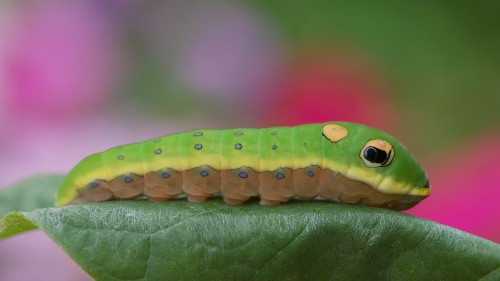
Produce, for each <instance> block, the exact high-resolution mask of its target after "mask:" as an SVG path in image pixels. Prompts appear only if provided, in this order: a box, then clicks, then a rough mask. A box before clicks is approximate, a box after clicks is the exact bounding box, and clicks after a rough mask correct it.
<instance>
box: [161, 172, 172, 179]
mask: <svg viewBox="0 0 500 281" xmlns="http://www.w3.org/2000/svg"><path fill="white" fill-rule="evenodd" d="M161 177H162V178H164V179H168V178H169V177H170V174H169V173H167V172H163V173H161Z"/></svg>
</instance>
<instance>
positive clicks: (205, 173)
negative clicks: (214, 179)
mask: <svg viewBox="0 0 500 281" xmlns="http://www.w3.org/2000/svg"><path fill="white" fill-rule="evenodd" d="M200 176H202V177H206V176H208V172H207V171H205V170H203V171H201V172H200Z"/></svg>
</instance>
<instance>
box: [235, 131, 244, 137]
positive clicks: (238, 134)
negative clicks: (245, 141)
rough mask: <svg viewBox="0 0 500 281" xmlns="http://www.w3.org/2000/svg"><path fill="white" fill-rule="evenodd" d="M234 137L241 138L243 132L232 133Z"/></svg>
mask: <svg viewBox="0 0 500 281" xmlns="http://www.w3.org/2000/svg"><path fill="white" fill-rule="evenodd" d="M234 135H235V136H241V135H243V132H242V131H238V132H234Z"/></svg>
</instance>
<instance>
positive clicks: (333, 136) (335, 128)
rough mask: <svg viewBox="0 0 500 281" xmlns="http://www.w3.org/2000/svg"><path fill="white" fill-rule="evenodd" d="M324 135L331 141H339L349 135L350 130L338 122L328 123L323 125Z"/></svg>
mask: <svg viewBox="0 0 500 281" xmlns="http://www.w3.org/2000/svg"><path fill="white" fill-rule="evenodd" d="M323 135H324V136H325V137H326V138H327V139H329V140H330V141H331V142H338V141H339V140H341V139H343V138H345V137H347V135H349V130H347V128H346V127H342V126H340V125H337V124H328V125H325V126H323Z"/></svg>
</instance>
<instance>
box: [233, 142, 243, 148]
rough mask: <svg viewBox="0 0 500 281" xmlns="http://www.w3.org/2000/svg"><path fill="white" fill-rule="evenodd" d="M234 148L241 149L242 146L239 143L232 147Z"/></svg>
mask: <svg viewBox="0 0 500 281" xmlns="http://www.w3.org/2000/svg"><path fill="white" fill-rule="evenodd" d="M234 148H235V149H241V148H243V146H242V145H241V143H237V144H235V145H234Z"/></svg>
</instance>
